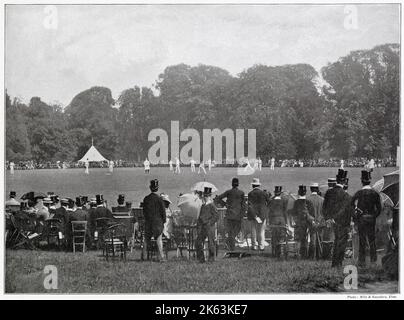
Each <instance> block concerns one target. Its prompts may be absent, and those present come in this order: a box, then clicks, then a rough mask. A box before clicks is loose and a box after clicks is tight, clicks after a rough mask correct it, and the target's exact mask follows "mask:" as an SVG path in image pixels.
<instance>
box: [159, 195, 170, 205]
mask: <svg viewBox="0 0 404 320" xmlns="http://www.w3.org/2000/svg"><path fill="white" fill-rule="evenodd" d="M160 197H161V199H163V201H165V202H168V203H172V202H171V200H170V198H169V197H168V194H165V193H162V194H161V195H160Z"/></svg>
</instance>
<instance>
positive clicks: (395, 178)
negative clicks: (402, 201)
mask: <svg viewBox="0 0 404 320" xmlns="http://www.w3.org/2000/svg"><path fill="white" fill-rule="evenodd" d="M399 185H400V170H397V171H394V172H391V173H388V174H385V175H384V176H383V179H380V180H379V181H377V182H376V183H375V184H374V185H373V189H375V190H376V191H378V192H380V193H381V195H382V199H383V200H384V201H383V202H386V201H387V202H388V203H391V204H392V205H393V206H396V207H397V206H398V202H399ZM386 197H387V198H388V199H387V198H386Z"/></svg>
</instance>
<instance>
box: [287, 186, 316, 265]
mask: <svg viewBox="0 0 404 320" xmlns="http://www.w3.org/2000/svg"><path fill="white" fill-rule="evenodd" d="M306 193H307V189H306V186H304V185H300V186H299V190H298V198H297V200H296V201H295V203H294V204H293V209H292V216H293V220H294V222H295V239H296V241H298V243H299V255H300V258H302V259H305V258H307V241H308V240H307V234H308V229H309V227H310V226H312V225H313V221H314V215H315V213H314V207H313V204H312V203H311V202H310V201H309V200H307V199H306Z"/></svg>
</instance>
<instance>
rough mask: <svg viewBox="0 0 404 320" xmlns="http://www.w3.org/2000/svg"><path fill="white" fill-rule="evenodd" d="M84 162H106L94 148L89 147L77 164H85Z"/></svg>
mask: <svg viewBox="0 0 404 320" xmlns="http://www.w3.org/2000/svg"><path fill="white" fill-rule="evenodd" d="M86 161H89V162H100V161H108V160H107V159H105V158H104V157H103V156H102V154H101V153H100V152H99V151H98V150H97V149H96V148H95V147H94V146H91V147H90V149H88V151H87V153H86V154H85V155H84V157H83V158H81V159H80V160H79V162H86Z"/></svg>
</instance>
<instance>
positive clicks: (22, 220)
mask: <svg viewBox="0 0 404 320" xmlns="http://www.w3.org/2000/svg"><path fill="white" fill-rule="evenodd" d="M10 219H11V222H12V224H13V226H14V229H15V232H14V235H13V241H12V244H11V248H12V249H17V248H21V247H24V248H26V249H31V250H36V249H37V245H36V243H35V242H36V241H38V240H39V238H40V236H41V234H40V233H37V232H35V226H33V222H32V221H31V219H29V218H28V217H24V216H22V215H20V216H14V215H12V216H11V217H10Z"/></svg>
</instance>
